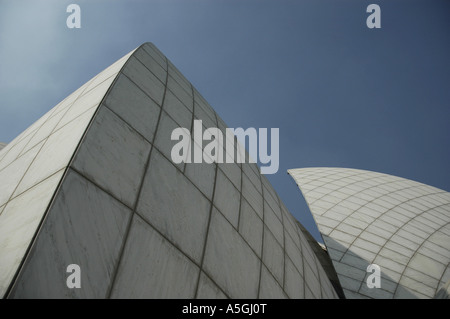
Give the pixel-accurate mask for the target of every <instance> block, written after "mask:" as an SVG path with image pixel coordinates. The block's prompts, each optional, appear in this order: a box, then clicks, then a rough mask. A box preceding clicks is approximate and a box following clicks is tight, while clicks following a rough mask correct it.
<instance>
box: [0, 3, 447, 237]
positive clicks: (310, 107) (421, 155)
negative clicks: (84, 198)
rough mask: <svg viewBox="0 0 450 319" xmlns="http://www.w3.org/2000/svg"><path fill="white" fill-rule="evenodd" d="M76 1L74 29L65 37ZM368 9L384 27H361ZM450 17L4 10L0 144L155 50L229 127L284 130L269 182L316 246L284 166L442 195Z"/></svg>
mask: <svg viewBox="0 0 450 319" xmlns="http://www.w3.org/2000/svg"><path fill="white" fill-rule="evenodd" d="M71 3H75V4H78V5H79V6H80V7H81V29H68V28H67V26H66V19H67V17H68V16H69V13H66V8H67V6H68V5H69V4H71ZM371 3H375V4H378V5H379V6H380V8H381V29H369V28H368V27H367V26H366V18H367V17H368V16H369V13H366V8H367V6H368V5H369V4H371ZM449 17H450V1H446V0H442V1H437V0H422V1H416V0H404V1H400V0H389V1H379V0H376V1H375V0H371V1H364V0H345V1H344V0H341V1H337V0H180V1H175V0H159V1H138V0H86V1H82V0H69V1H63V0H45V1H44V0H42V1H38V0H34V1H25V0H22V1H15V0H0V141H1V142H6V143H8V142H10V141H11V140H12V139H13V138H14V137H15V136H17V135H18V134H19V133H20V132H22V131H23V130H24V129H26V128H27V127H28V126H29V125H31V124H32V123H33V122H34V121H36V120H37V119H38V118H39V117H41V116H42V115H43V114H44V113H45V112H47V111H48V110H49V109H50V108H52V107H53V106H54V105H56V104H57V103H58V102H60V101H61V100H62V99H64V98H65V97H66V96H67V95H69V94H70V93H72V92H73V91H74V90H75V89H77V88H78V87H79V86H81V85H82V84H84V83H85V82H86V81H87V80H89V79H90V78H91V77H93V76H94V75H96V74H97V73H99V72H100V71H102V70H103V69H104V68H106V67H107V66H109V65H110V64H111V63H113V62H114V61H116V60H117V59H118V58H120V57H122V56H123V55H125V54H126V53H128V52H129V51H131V50H132V49H134V48H135V47H137V46H139V45H140V44H142V43H144V42H149V41H150V42H153V43H154V44H155V45H156V46H157V47H158V48H159V49H160V50H161V51H162V52H163V53H164V54H165V55H167V57H168V58H169V59H170V60H171V61H172V62H173V63H174V64H175V65H176V66H177V67H178V68H179V69H180V70H181V72H182V73H183V74H184V75H185V76H186V77H187V78H188V80H190V81H191V82H192V83H193V85H194V86H195V87H196V88H197V89H198V91H199V92H200V93H201V94H202V95H203V96H204V97H205V98H206V100H207V101H208V102H209V103H210V104H211V105H212V106H213V108H214V109H215V110H216V111H217V113H218V114H219V115H220V116H221V117H222V118H223V119H224V120H225V122H226V123H227V124H228V126H230V127H233V128H237V127H243V128H248V127H255V128H260V127H267V128H273V127H278V128H280V169H279V171H278V173H277V174H275V175H267V177H268V178H269V180H270V181H271V182H272V184H273V186H274V188H275V190H276V191H277V192H278V194H279V195H280V197H281V198H282V200H283V201H284V202H285V204H286V205H287V207H288V208H289V210H290V211H291V212H292V213H293V215H294V216H295V217H296V218H297V219H299V220H300V221H301V222H302V223H303V224H304V225H305V227H306V228H307V229H308V230H310V231H311V232H312V234H313V235H314V236H315V237H316V238H318V239H319V234H318V232H317V229H315V226H314V222H313V220H312V217H311V216H310V214H309V212H308V210H307V207H306V204H305V203H304V200H303V198H302V196H301V193H300V191H299V190H298V188H297V186H296V185H295V183H294V182H293V180H291V178H290V177H289V176H288V175H287V173H286V170H287V169H289V168H299V167H311V166H336V167H349V168H360V169H367V170H373V171H378V172H383V173H388V174H393V175H396V176H401V177H405V178H409V179H412V180H416V181H419V182H423V183H426V184H429V185H432V186H435V187H439V188H442V189H444V190H447V191H450V19H449ZM0 182H1V181H0Z"/></svg>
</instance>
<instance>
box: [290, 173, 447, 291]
mask: <svg viewBox="0 0 450 319" xmlns="http://www.w3.org/2000/svg"><path fill="white" fill-rule="evenodd" d="M289 174H290V175H291V176H292V177H293V179H294V180H295V181H296V183H297V184H298V185H299V188H300V190H301V191H302V193H303V195H304V197H305V199H306V201H307V203H308V206H309V208H310V210H311V212H312V214H313V216H314V219H315V221H316V222H317V224H318V227H319V230H320V232H321V234H322V236H323V238H324V241H325V244H326V245H327V249H328V251H329V254H330V257H331V259H332V260H333V264H334V266H335V268H336V271H337V273H338V275H339V279H340V282H341V285H342V287H343V289H344V291H345V293H346V296H347V297H355V298H361V297H371V298H432V297H434V296H435V294H436V292H437V291H438V290H439V289H440V287H442V286H443V285H444V284H445V283H446V282H447V281H448V280H449V279H450V268H449V262H450V236H449V234H450V223H449V222H450V193H448V192H446V191H443V190H440V189H437V188H435V187H431V186H428V185H424V184H422V183H418V182H415V181H411V180H407V179H404V178H399V177H395V176H391V175H387V174H381V173H375V172H370V171H364V170H357V169H344V168H304V169H291V170H289ZM369 264H377V265H379V266H380V267H381V270H382V278H381V288H379V289H369V288H367V285H366V284H365V282H366V279H367V276H368V275H370V273H366V268H367V266H368V265H369Z"/></svg>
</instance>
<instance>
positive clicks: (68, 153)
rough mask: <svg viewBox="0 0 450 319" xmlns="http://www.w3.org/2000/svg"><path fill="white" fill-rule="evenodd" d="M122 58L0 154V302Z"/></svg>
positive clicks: (120, 64) (52, 110)
mask: <svg viewBox="0 0 450 319" xmlns="http://www.w3.org/2000/svg"><path fill="white" fill-rule="evenodd" d="M127 59H128V56H125V57H123V58H122V59H120V60H118V61H117V62H116V63H114V64H113V65H111V66H110V67H109V68H107V69H105V70H104V71H102V72H101V73H99V74H98V75H96V76H95V77H94V78H92V79H91V80H89V81H88V82H87V83H86V84H84V85H83V86H81V87H80V88H79V89H78V90H76V91H75V92H73V93H72V94H71V95H69V96H68V97H67V98H66V99H64V100H63V101H62V102H60V103H59V104H57V105H56V106H55V107H53V108H52V109H51V110H50V111H48V112H47V113H46V114H45V115H44V116H42V117H41V118H40V119H39V120H37V121H36V122H35V123H34V124H32V125H31V126H30V127H29V128H28V129H26V130H25V131H24V132H23V133H21V134H20V135H19V136H18V137H16V138H15V139H14V140H13V141H11V142H10V143H9V144H8V145H6V146H5V147H4V148H3V149H2V150H0V180H1V183H0V269H2V271H1V272H0V296H3V295H4V293H5V292H6V290H7V289H8V286H9V285H10V282H11V280H12V278H13V277H14V275H15V273H16V271H17V269H18V267H19V265H20V263H21V262H22V260H23V258H24V256H25V253H26V251H27V249H28V247H29V246H30V243H31V242H32V239H33V237H34V235H35V233H36V231H37V229H38V227H39V224H40V223H41V220H42V218H43V216H44V214H45V211H46V209H47V206H48V204H49V203H50V200H51V198H52V196H53V194H54V192H55V190H56V188H57V186H58V184H59V182H60V180H61V177H62V175H63V173H64V170H65V169H66V167H67V166H68V164H69V162H70V159H71V157H72V155H73V154H74V151H75V149H76V147H77V145H78V143H79V141H80V139H81V137H82V136H83V134H84V132H85V130H86V128H87V126H88V124H89V122H90V120H91V118H92V116H93V114H94V113H95V111H96V109H97V107H98V105H99V103H100V101H101V100H102V98H103V96H104V95H105V93H106V92H107V90H108V88H109V86H110V85H111V83H112V81H113V80H114V78H115V76H116V75H117V73H118V72H119V70H120V68H121V67H122V65H123V63H124V62H125V61H126V60H127Z"/></svg>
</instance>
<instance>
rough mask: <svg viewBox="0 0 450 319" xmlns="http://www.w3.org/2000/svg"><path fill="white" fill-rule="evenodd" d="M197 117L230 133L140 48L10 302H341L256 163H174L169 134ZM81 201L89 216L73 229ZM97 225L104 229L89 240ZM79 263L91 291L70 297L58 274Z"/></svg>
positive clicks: (173, 72)
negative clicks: (76, 299)
mask: <svg viewBox="0 0 450 319" xmlns="http://www.w3.org/2000/svg"><path fill="white" fill-rule="evenodd" d="M195 119H201V120H202V122H203V126H204V128H207V127H218V128H219V129H220V130H221V131H222V132H224V131H225V128H226V124H225V123H224V122H223V121H222V119H220V117H219V116H218V115H217V114H216V112H215V111H214V110H213V109H212V108H211V106H210V105H209V104H208V103H207V102H206V101H205V100H204V98H203V97H202V96H201V95H200V94H199V93H198V92H197V90H196V89H195V88H194V87H193V86H192V85H191V84H190V82H189V81H187V80H186V79H185V78H184V76H183V75H182V74H181V72H179V71H178V70H177V69H176V67H175V66H174V65H173V64H172V63H171V62H170V61H169V60H168V59H167V58H166V57H165V56H164V55H163V54H162V53H161V52H160V51H159V50H158V49H157V48H156V47H155V46H154V45H152V44H150V43H146V44H144V45H142V46H141V47H140V48H139V49H137V50H136V51H135V53H134V54H133V55H132V56H131V57H130V58H129V60H128V62H127V63H126V64H125V66H124V67H123V69H122V71H121V72H120V74H119V75H118V76H117V80H116V82H115V83H114V85H113V86H112V88H111V90H110V91H109V93H108V95H107V96H106V97H105V99H104V103H103V104H102V105H101V107H100V108H99V110H98V113H97V115H96V116H95V118H94V120H93V122H92V124H91V126H90V128H89V130H88V132H87V133H86V135H85V138H84V140H83V143H81V145H80V147H79V149H78V150H77V152H76V155H75V157H74V159H73V162H72V164H71V166H70V170H69V173H68V174H67V177H66V180H65V181H64V182H63V185H62V189H61V191H60V192H59V193H58V194H57V195H56V199H55V204H54V205H53V206H52V207H51V209H50V212H49V214H48V220H47V222H46V223H45V224H44V225H43V230H42V232H41V234H40V236H39V237H38V238H37V240H36V245H35V246H34V248H33V251H32V253H31V254H30V258H29V259H28V260H27V262H26V265H25V266H24V267H23V271H22V272H21V274H20V277H19V278H18V280H17V283H16V285H15V287H14V289H13V291H12V293H11V295H10V297H13V298H14V297H32V296H38V295H40V296H42V295H45V296H59V297H96V298H105V297H107V298H129V297H133V298H336V297H337V295H336V292H335V291H334V289H333V287H332V285H331V283H330V281H329V280H328V277H327V275H326V274H325V271H324V270H323V268H322V266H321V265H320V262H319V261H318V259H317V257H316V256H315V254H314V252H313V250H312V248H311V247H310V245H309V243H308V241H307V240H306V238H305V237H304V234H303V233H302V231H301V230H300V228H299V227H298V226H297V224H296V221H295V219H294V217H293V216H292V215H291V214H290V213H289V212H288V210H287V209H286V207H285V206H284V204H283V203H282V202H281V201H280V199H279V197H278V195H277V194H276V192H275V191H274V189H273V188H272V186H271V185H270V183H269V181H268V180H267V179H266V178H265V177H264V176H262V175H261V174H260V173H259V169H258V167H257V166H256V165H255V164H245V163H243V164H241V163H229V164H225V163H223V164H222V163H219V164H215V163H213V164H206V163H201V164H194V163H189V164H186V163H181V164H174V163H173V162H172V161H171V147H172V146H173V145H174V143H175V142H174V141H172V140H171V132H172V130H173V129H174V128H176V127H180V126H181V127H185V128H188V129H190V130H191V131H192V127H193V123H194V120H195ZM235 142H236V140H235ZM194 147H195V146H194ZM238 150H239V148H238V147H237V146H236V144H235V152H237V151H238ZM235 156H236V153H235ZM80 201H84V202H89V205H86V211H88V212H87V213H83V217H84V218H86V220H85V221H83V222H79V223H74V222H73V221H74V220H75V219H76V218H77V217H76V216H77V214H80V212H79V208H78V207H77V204H76V203H78V202H80ZM111 203H112V204H111ZM105 205H107V207H110V206H113V208H108V209H106V210H105V209H104V208H103V209H102V208H101V207H103V206H105ZM91 206H92V207H97V208H98V209H96V211H97V212H100V211H103V213H97V214H89V211H92V209H89V207H91ZM99 214H100V216H93V215H99ZM110 218H113V220H115V221H116V222H114V223H104V222H102V220H109V219H110ZM90 220H91V222H89V221H90ZM96 227H99V228H100V227H101V228H105V227H106V228H107V229H106V230H105V229H103V230H102V234H100V235H99V236H98V237H96V236H94V235H93V234H96V233H98V230H97V228H96ZM55 228H57V229H69V228H70V229H71V231H70V233H69V234H67V232H66V233H64V234H63V233H56V234H55ZM67 236H69V237H70V236H72V237H70V238H68V237H67ZM80 237H82V238H80ZM66 242H69V243H70V242H75V243H77V242H79V243H80V244H79V245H73V246H72V247H69V246H67V245H66V244H65V243H66ZM111 242H114V243H115V244H114V245H111ZM60 251H67V253H60ZM74 262H76V263H78V264H79V265H80V267H81V269H85V270H84V271H82V276H83V277H82V282H89V284H88V285H89V286H88V287H87V288H86V289H77V290H76V291H73V290H72V291H68V290H67V287H65V281H64V280H63V278H64V276H65V273H61V269H64V270H65V268H64V267H65V265H66V264H69V263H74ZM49 264H50V265H52V266H51V267H49ZM55 265H57V266H55ZM42 272H44V273H47V274H48V277H47V279H46V281H45V282H41V281H40V280H41V278H42V276H41V277H38V276H37V275H36V274H39V273H42ZM97 276H98V277H99V278H101V279H102V281H101V282H100V283H98V284H93V283H94V282H96V280H95V278H97ZM36 287H39V289H41V290H39V289H38V290H36V289H37V288H36Z"/></svg>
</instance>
